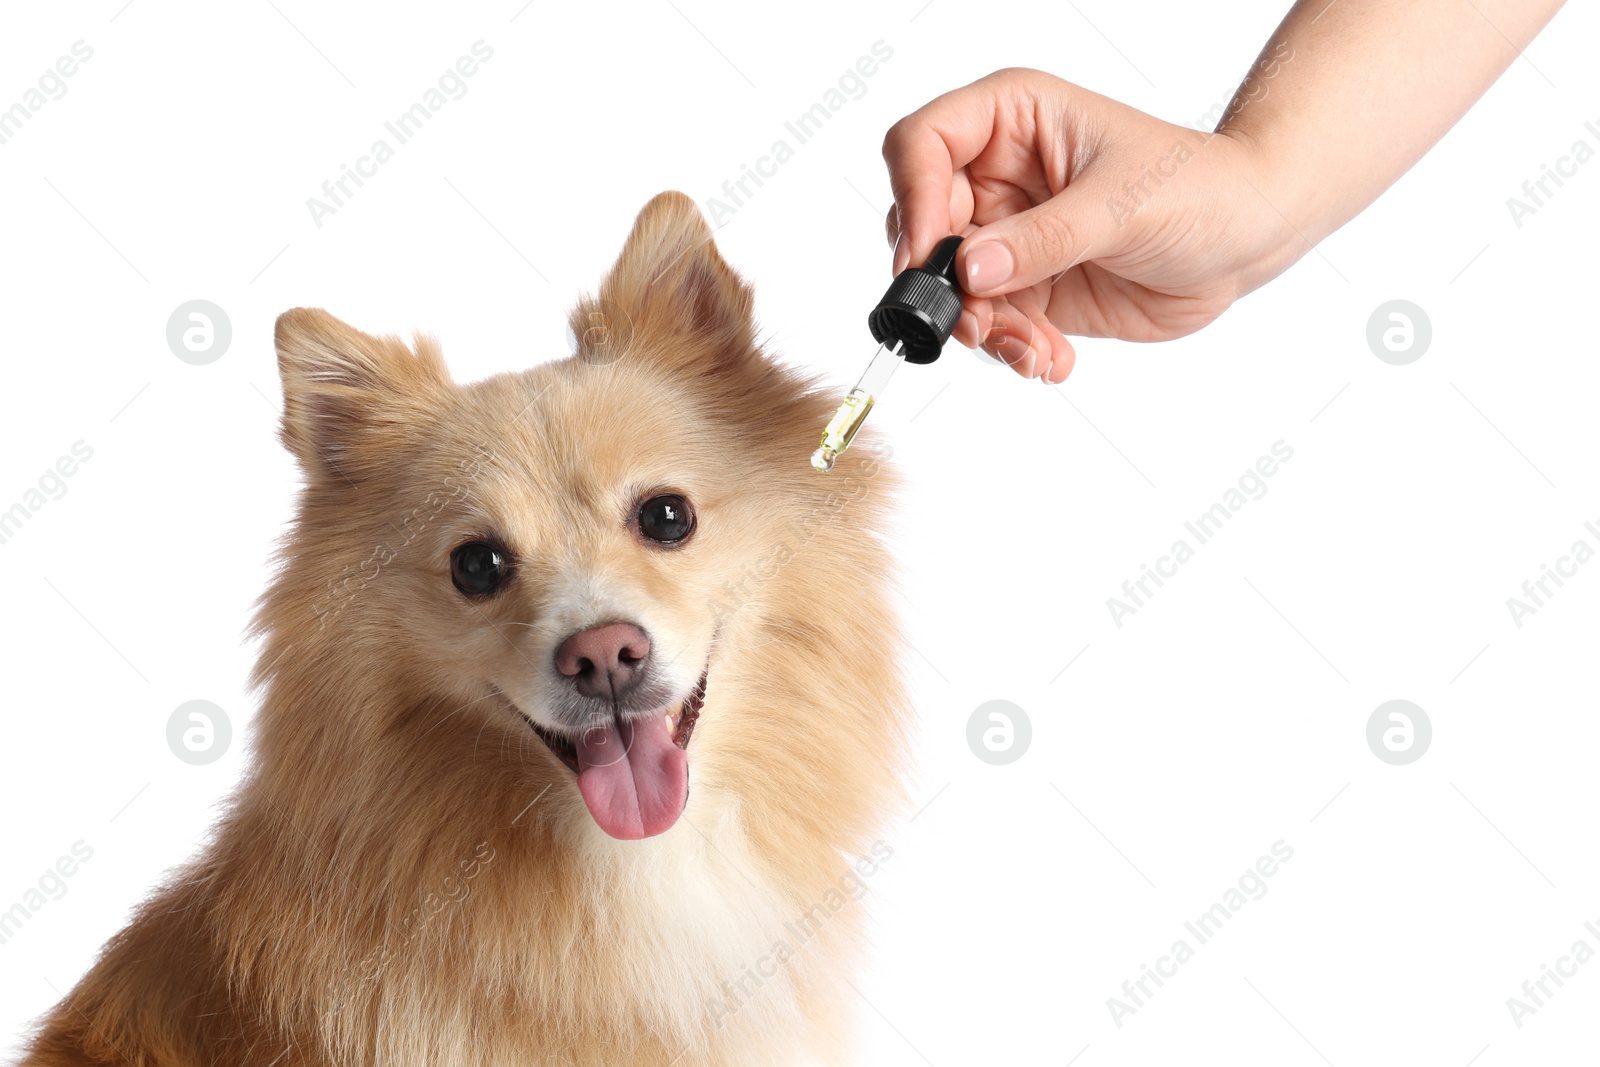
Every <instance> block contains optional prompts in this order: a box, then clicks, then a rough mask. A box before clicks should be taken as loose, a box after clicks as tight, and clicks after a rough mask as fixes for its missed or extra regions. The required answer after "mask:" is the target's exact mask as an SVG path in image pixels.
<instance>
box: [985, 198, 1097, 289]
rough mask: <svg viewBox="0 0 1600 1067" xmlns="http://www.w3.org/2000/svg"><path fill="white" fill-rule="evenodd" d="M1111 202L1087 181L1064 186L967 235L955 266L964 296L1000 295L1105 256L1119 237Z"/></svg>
mask: <svg viewBox="0 0 1600 1067" xmlns="http://www.w3.org/2000/svg"><path fill="white" fill-rule="evenodd" d="M1116 205H1117V201H1116V200H1115V199H1114V198H1112V199H1107V198H1106V197H1105V196H1103V195H1096V192H1095V190H1094V187H1093V184H1092V183H1088V182H1080V183H1077V184H1074V185H1069V186H1067V187H1066V188H1065V189H1063V190H1062V191H1061V192H1059V193H1057V194H1056V195H1055V196H1053V197H1051V198H1050V199H1049V200H1046V201H1045V202H1044V203H1042V204H1038V205H1036V206H1034V207H1031V208H1029V209H1028V210H1027V211H1019V212H1017V213H1016V214H1015V215H1010V216H1007V217H1006V218H1003V219H1001V220H999V221H998V222H992V223H990V224H989V225H987V226H981V227H979V228H978V229H977V230H975V231H974V232H972V233H970V234H968V235H967V238H966V240H964V241H962V242H961V248H960V249H959V250H958V251H957V257H956V267H957V269H958V270H959V271H960V278H961V287H962V289H963V290H964V291H965V292H966V293H967V295H968V296H976V297H988V296H1002V295H1004V294H1006V293H1012V292H1015V291H1017V290H1018V289H1025V288H1027V287H1028V286H1030V285H1034V284H1036V283H1038V282H1041V281H1044V280H1045V279H1047V278H1052V277H1054V276H1055V275H1057V274H1060V273H1061V272H1062V271H1064V270H1066V269H1067V268H1068V267H1071V266H1073V265H1075V264H1077V263H1081V262H1083V261H1084V260H1086V259H1088V258H1089V257H1090V256H1091V255H1093V256H1106V255H1110V254H1111V253H1112V252H1113V251H1115V250H1116V248H1118V247H1120V245H1121V244H1122V242H1123V240H1124V239H1125V232H1124V231H1123V229H1122V223H1123V222H1125V221H1126V219H1125V218H1119V217H1118V208H1117V206H1116Z"/></svg>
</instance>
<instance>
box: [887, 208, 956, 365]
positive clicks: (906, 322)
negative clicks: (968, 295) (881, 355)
mask: <svg viewBox="0 0 1600 1067" xmlns="http://www.w3.org/2000/svg"><path fill="white" fill-rule="evenodd" d="M960 246H961V238H960V237H955V236H951V237H946V238H945V239H944V240H942V241H940V242H939V243H938V244H936V245H934V247H933V253H932V254H931V255H930V256H928V261H927V262H926V263H924V264H923V265H922V266H920V267H907V268H906V269H905V270H903V271H901V272H900V273H899V274H898V275H896V276H895V279H894V281H892V282H890V283H889V291H888V292H886V293H884V294H883V299H882V300H880V301H878V306H877V307H875V308H873V309H872V313H871V314H870V315H868V316H867V329H869V330H871V331H872V337H873V339H874V340H875V341H877V342H878V343H880V344H886V345H890V346H893V345H894V343H895V342H896V341H898V342H900V344H901V346H902V348H901V354H902V355H904V356H905V359H906V362H907V363H932V362H933V361H934V360H936V359H938V358H939V353H940V352H942V351H944V343H945V342H946V341H947V340H949V339H950V331H951V330H953V329H955V328H956V321H957V320H958V319H960V318H961V285H960V284H959V283H958V282H957V281H956V249H957V248H959V247H960Z"/></svg>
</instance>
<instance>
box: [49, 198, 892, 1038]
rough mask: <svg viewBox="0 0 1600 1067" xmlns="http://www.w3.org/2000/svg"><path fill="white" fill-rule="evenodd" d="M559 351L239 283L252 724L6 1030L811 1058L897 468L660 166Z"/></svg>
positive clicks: (878, 857) (857, 881)
mask: <svg viewBox="0 0 1600 1067" xmlns="http://www.w3.org/2000/svg"><path fill="white" fill-rule="evenodd" d="M570 321H571V326H572V332H573V334H574V336H575V337H576V339H577V346H576V348H577V350H576V352H575V353H574V354H572V355H569V356H568V357H567V358H565V359H560V360H556V361H552V362H548V363H543V364H540V365H537V366H535V367H533V368H531V369H529V370H526V371H523V372H521V373H511V374H502V375H498V376H495V377H491V378H488V379H486V380H483V381H479V382H475V383H472V384H465V385H460V384H456V383H454V382H452V380H451V378H450V376H449V374H448V372H447V371H446V368H445V364H444V361H443V358H442V356H441V354H440V349H439V346H438V345H437V344H436V343H435V342H434V341H433V340H432V339H430V338H428V337H425V336H420V335H419V336H418V337H417V338H416V339H415V342H414V344H413V345H411V346H409V347H408V346H407V345H406V344H405V343H404V342H402V341H401V340H399V339H398V338H394V337H375V336H369V335H367V334H365V333H362V332H360V331H358V330H356V329H353V328H351V327H350V326H347V325H345V324H344V323H342V322H340V321H339V320H337V319H335V318H334V317H333V316H331V315H329V314H327V313H326V312H323V311H320V310H309V309H297V310H293V311H289V312H286V313H285V314H284V315H283V316H281V317H280V318H279V319H278V322H277V328H276V346H277V358H278V364H279V369H280V372H281V375H282V380H283V391H284V411H283V420H282V429H281V437H282V440H283V443H284V444H285V445H286V446H287V447H288V449H289V450H290V451H291V452H292V453H293V455H294V457H295V458H296V460H297V461H298V463H299V465H300V467H301V469H302V471H303V476H304V488H303V490H302V493H301V497H300V500H299V502H298V505H297V514H296V516H295V520H294V523H293V526H292V528H291V529H290V531H289V533H288V534H287V536H286V537H285V539H284V541H283V543H282V547H281V550H280V558H279V561H278V562H279V567H278V570H277V572H276V574H275V576H274V578H273V580H272V582H271V583H270V586H269V587H268V589H267V591H266V592H265V593H264V594H263V596H262V599H261V602H260V604H259V608H258V612H257V617H256V626H255V629H256V632H257V633H258V635H259V636H260V638H261V659H260V661H259V664H258V666H257V668H256V673H255V676H254V679H253V681H254V684H255V685H256V686H257V687H258V690H259V692H260V695H261V703H260V708H259V711H258V713H257V715H256V718H255V722H254V727H253V731H254V732H253V737H252V762H251V767H250V769H249V771H248V772H247V774H246V775H245V777H244V779H243V781H242V784H241V785H240V786H239V788H238V789H237V791H236V793H235V794H234V795H233V796H232V798H231V799H230V801H229V803H228V806H227V808H226V811H225V813H224V815H223V817H222V818H221V820H220V823H219V824H218V826H217V827H216V830H215V833H214V835H213V837H212V839H211V840H210V843H209V844H208V845H207V846H206V847H205V848H204V850H203V851H202V852H201V853H200V855H199V856H198V858H196V859H194V860H193V861H192V862H191V863H189V864H188V865H187V866H185V867H184V868H182V869H181V870H179V871H178V872H176V873H175V874H174V875H173V876H172V877H171V879H170V880H169V881H168V883H167V884H165V885H164V886H163V887H162V888H160V889H159V890H157V891H156V892H155V893H154V895H153V896H152V897H151V898H150V899H149V900H148V901H146V902H145V903H144V904H143V905H142V906H141V907H140V909H139V910H138V911H137V912H136V914H135V917H134V918H133V920H132V921H131V923H130V924H129V925H128V926H127V927H126V928H125V929H123V930H122V931H121V932H120V933H118V934H117V935H116V936H115V937H114V938H113V939H112V940H111V941H110V943H109V944H108V945H107V946H106V947H105V949H104V951H103V953H102V955H101V956H100V958H99V960H98V961H97V962H96V963H95V964H94V966H93V968H92V969H91V970H90V971H89V972H88V974H87V975H86V976H85V977H84V978H83V979H82V980H81V981H80V982H79V983H78V985H77V986H76V987H75V988H74V989H73V990H72V991H71V992H70V993H69V994H68V995H67V996H66V997H65V998H64V999H63V1000H62V1002H61V1003H60V1004H59V1005H57V1006H56V1007H55V1008H54V1009H53V1010H52V1011H51V1012H50V1013H48V1015H47V1016H46V1017H45V1018H44V1020H43V1021H42V1022H41V1024H40V1026H39V1029H38V1031H37V1032H36V1034H35V1035H34V1037H33V1039H32V1042H31V1045H30V1050H29V1053H28V1055H27V1058H26V1059H25V1060H24V1061H23V1063H24V1064H26V1065H29V1067H82V1065H87V1064H94V1065H112V1064H132V1065H139V1067H212V1065H217V1064H227V1065H230V1067H273V1065H277V1067H344V1065H357V1064H360V1065H367V1064H373V1065H376V1064H383V1065H408V1064H417V1065H422V1064H427V1065H430V1067H453V1065H466V1064H472V1065H475V1067H484V1065H507V1067H509V1065H512V1064H515V1065H517V1067H528V1065H544V1064H549V1065H552V1067H554V1065H558V1064H559V1065H563V1067H591V1065H594V1067H598V1065H605V1067H618V1065H646V1067H649V1065H658V1067H668V1065H676V1067H689V1065H728V1067H732V1065H740V1067H750V1065H765V1064H773V1065H788V1064H801V1063H818V1064H837V1063H843V1062H848V1044H849V1029H850V1026H851V1023H852V1020H853V1017H854V1015H855V1008H856V1000H857V999H858V998H856V997H855V996H854V994H853V992H852V990H851V988H850V985H849V982H848V976H849V974H850V973H851V968H852V967H853V966H854V965H855V964H856V962H857V961H858V959H859V955H860V952H861V951H862V942H863V940H864V933H865V931H864V921H863V915H862V908H861V907H860V906H859V905H858V904H857V903H856V900H857V898H859V896H860V895H861V892H862V891H864V888H865V879H866V878H868V877H870V876H871V875H872V873H874V872H875V871H876V870H877V868H878V866H879V865H881V864H882V863H883V862H885V861H886V860H888V859H889V858H890V856H892V849H890V848H889V846H887V845H886V844H884V843H883V842H882V841H881V840H879V839H878V837H877V835H878V834H879V833H880V832H881V831H882V830H883V828H884V826H885V823H886V820H887V819H891V818H892V817H893V815H894V813H896V812H901V811H903V810H904V803H905V790H904V787H903V778H904V771H905V759H906V752H907V735H908V724H909V721H910V708H909V702H908V697H907V693H906V689H905V682H904V679H903V677H902V671H901V663H902V660H901V653H902V650H903V647H904V646H903V643H902V638H901V636H900V632H899V629H898V623H897V621H896V618H895V612H894V611H893V610H892V606H891V603H890V593H891V582H892V581H893V566H892V564H893V559H892V553H891V551H890V548H889V546H888V543H887V541H886V537H887V536H888V532H889V531H888V525H887V524H888V523H889V522H890V520H891V516H892V512H893V501H894V498H895V494H896V482H895V475H894V472H893V470H892V467H891V464H890V463H889V461H888V458H887V456H886V454H885V453H886V450H885V449H883V448H881V447H876V448H875V447H874V445H873V444H872V443H871V439H870V435H864V436H863V443H860V444H858V445H857V446H856V447H855V448H854V449H852V450H851V451H850V452H848V453H846V454H845V456H844V457H843V458H842V459H841V460H840V462H839V466H838V468H837V469H836V470H835V471H834V472H833V473H832V474H829V475H827V476H822V475H818V474H817V473H815V472H814V471H812V470H811V468H810V467H809V465H808V463H807V457H808V456H809V454H810V453H811V451H812V450H813V449H814V448H815V447H816V444H817V439H818V435H819V433H820V430H821V427H822V426H823V425H824V424H825V423H826V422H827V420H828V418H829V416H830V415H831V414H832V409H833V406H834V404H833V401H832V400H830V399H829V397H828V396H827V395H826V394H825V393H824V392H823V391H822V389H821V388H820V385H819V383H818V382H817V381H815V380H813V379H810V378H807V377H804V376H801V375H799V374H797V373H796V372H795V371H794V370H792V369H789V368H788V367H786V366H784V365H782V364H780V363H778V362H776V361H775V360H773V359H772V358H771V357H770V356H769V355H768V354H766V353H765V352H764V351H763V350H762V349H761V347H760V346H759V345H758V344H757V341H756V337H755V325H754V321H753V296H752V292H751V290H750V288H749V286H748V285H747V284H746V283H745V282H744V281H743V280H742V279H741V278H740V277H739V276H738V275H737V274H736V273H735V272H734V271H733V270H732V269H731V268H730V267H729V266H728V265H727V264H726V263H725V262H724V260H723V259H722V257H721V255H720V254H719V252H718V250H717V248H716V245H715V244H714V242H713V241H712V235H711V232H710V229H709V228H708V226H707V224H706V222H705V220H704V218H703V217H702V216H701V214H700V212H699V210H698V208H697V207H696V206H695V204H694V202H693V201H692V200H690V199H689V198H688V197H687V196H685V195H683V194H681V193H663V194H661V195H660V196H657V197H656V198H654V199H653V200H651V201H650V202H649V204H647V205H646V206H645V207H644V209H643V210H642V211H641V212H640V214H639V216H638V218H637V220H636V221H635V223H634V226H633V229H632V231H631V233H630V235H629V236H628V238H627V240H626V243H625V245H624V247H623V250H622V252H621V255H620V256H619V258H618V259H617V261H616V263H615V264H614V265H613V266H612V267H611V269H610V270H609V272H608V273H607V275H606V276H605V278H604V279H603V281H602V283H601V285H600V287H599V290H598V292H597V294H596V295H594V296H592V297H587V298H584V299H582V300H581V301H580V302H579V304H578V306H577V307H576V309H575V310H574V312H573V313H572V317H571V320H570Z"/></svg>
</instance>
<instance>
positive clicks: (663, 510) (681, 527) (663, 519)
mask: <svg viewBox="0 0 1600 1067" xmlns="http://www.w3.org/2000/svg"><path fill="white" fill-rule="evenodd" d="M637 521H638V524H639V532H640V533H641V534H643V535H644V536H645V537H647V538H649V539H650V540H652V541H655V542H658V543H659V544H663V545H675V544H678V543H679V542H680V541H683V540H684V539H685V538H687V537H688V536H689V535H690V534H691V533H693V532H694V510H693V509H692V508H690V507H689V502H688V501H687V500H685V499H684V498H683V497H681V496H678V495H677V494H676V493H663V494H662V495H661V496H653V497H651V498H650V499H649V500H646V501H645V502H644V503H643V504H640V505H639V515H638V520H637Z"/></svg>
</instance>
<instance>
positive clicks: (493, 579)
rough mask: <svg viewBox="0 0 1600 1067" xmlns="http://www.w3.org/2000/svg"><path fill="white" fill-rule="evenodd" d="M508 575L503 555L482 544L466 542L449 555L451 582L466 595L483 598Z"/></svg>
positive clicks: (509, 565)
mask: <svg viewBox="0 0 1600 1067" xmlns="http://www.w3.org/2000/svg"><path fill="white" fill-rule="evenodd" d="M510 573H511V562H510V559H509V558H508V557H507V555H506V553H505V552H503V551H502V550H500V549H498V548H496V547H495V546H494V545H491V544H488V543H486V542H484V541H468V542H467V543H466V544H464V545H461V546H460V547H459V548H457V549H456V550H455V551H454V552H452V553H450V580H451V581H453V582H455V585H456V588H457V589H459V590H461V591H462V592H463V593H465V594H467V595H468V596H486V595H487V594H489V593H492V592H494V591H495V589H497V588H498V587H499V585H500V583H501V582H503V581H505V580H506V577H507V576H508V575H509V574H510Z"/></svg>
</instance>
